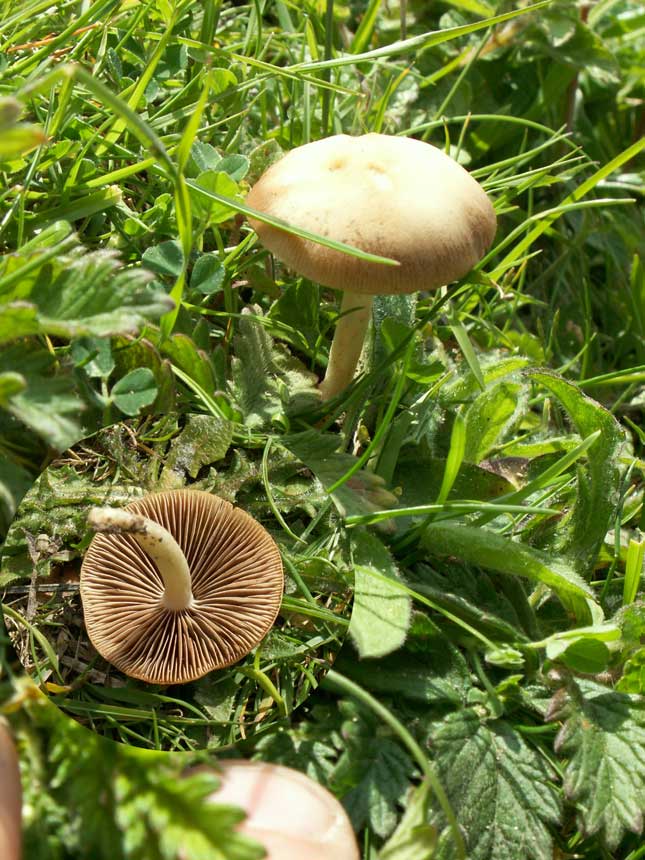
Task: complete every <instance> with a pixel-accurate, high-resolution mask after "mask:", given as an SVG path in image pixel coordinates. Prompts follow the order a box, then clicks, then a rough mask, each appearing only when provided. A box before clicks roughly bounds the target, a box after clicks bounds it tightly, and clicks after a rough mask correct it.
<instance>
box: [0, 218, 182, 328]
mask: <svg viewBox="0 0 645 860" xmlns="http://www.w3.org/2000/svg"><path fill="white" fill-rule="evenodd" d="M148 282H149V276H148V275H147V274H146V273H145V272H144V271H142V270H138V269H126V268H124V267H122V266H121V265H120V264H119V261H118V258H117V256H116V254H115V253H114V252H113V251H111V250H98V251H91V252H86V251H85V249H84V248H83V247H82V246H80V245H79V244H78V241H77V240H76V239H75V238H74V237H73V236H71V235H70V234H69V225H68V224H65V223H64V222H61V223H58V224H55V225H52V227H51V228H48V229H46V230H44V231H43V232H42V233H41V234H39V236H37V237H36V238H35V239H33V240H31V241H30V242H28V243H26V244H25V245H23V246H22V248H21V249H20V251H18V252H16V253H14V254H7V255H6V256H4V257H1V258H0V294H2V297H3V301H5V302H7V303H8V305H5V307H4V308H2V312H3V317H5V318H4V319H3V321H2V322H1V323H0V342H1V341H2V340H5V341H6V340H11V339H13V338H19V337H21V336H23V335H25V334H40V333H42V334H49V335H54V336H57V337H62V338H71V337H76V336H83V335H96V336H105V335H110V334H118V333H120V332H134V331H136V330H137V329H138V328H140V327H141V326H142V325H143V324H144V322H145V321H146V320H148V319H156V318H158V317H160V316H161V315H162V314H163V313H165V312H167V311H168V308H169V307H170V306H171V302H170V299H169V298H168V296H167V295H166V294H165V293H162V292H159V291H155V290H154V289H152V288H151V287H150V286H149V285H148ZM5 312H6V316H5ZM12 327H13V338H12V337H11V331H12Z"/></svg>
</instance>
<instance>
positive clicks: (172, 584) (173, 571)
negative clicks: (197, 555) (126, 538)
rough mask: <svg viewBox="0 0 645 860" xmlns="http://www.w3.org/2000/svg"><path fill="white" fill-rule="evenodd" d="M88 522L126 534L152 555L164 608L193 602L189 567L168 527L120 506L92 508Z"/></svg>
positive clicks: (101, 529) (174, 608)
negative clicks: (162, 587)
mask: <svg viewBox="0 0 645 860" xmlns="http://www.w3.org/2000/svg"><path fill="white" fill-rule="evenodd" d="M87 522H88V525H89V526H90V528H92V529H94V531H97V532H108V533H109V534H129V535H132V537H133V538H134V539H135V540H136V542H137V543H138V544H139V546H140V547H141V549H142V550H143V551H144V552H145V553H146V554H147V555H148V556H149V557H150V558H151V559H152V561H153V562H154V563H155V565H156V567H157V570H158V571H159V573H160V575H161V578H162V580H163V584H164V595H163V599H162V603H163V606H164V608H165V609H170V610H172V611H174V612H180V611H181V610H182V609H189V608H190V607H191V606H193V603H194V598H193V592H192V587H191V580H190V568H189V567H188V562H187V561H186V556H185V555H184V553H183V552H182V550H181V547H180V546H179V544H178V543H177V541H176V540H175V539H174V537H173V536H172V535H171V534H170V532H169V531H167V529H165V528H164V527H163V526H160V525H159V523H156V522H154V520H150V519H148V518H147V517H144V516H142V515H141V514H135V513H131V512H130V511H126V510H123V509H122V508H92V509H91V510H90V512H89V514H88V517H87Z"/></svg>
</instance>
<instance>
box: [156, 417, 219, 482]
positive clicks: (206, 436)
mask: <svg viewBox="0 0 645 860" xmlns="http://www.w3.org/2000/svg"><path fill="white" fill-rule="evenodd" d="M232 440H233V424H232V423H231V422H230V421H226V420H225V419H224V418H216V417H214V416H212V415H189V416H188V419H187V421H186V426H185V427H184V429H183V430H182V431H181V433H180V434H179V436H177V437H175V438H174V439H173V440H172V443H171V445H170V451H169V452H168V454H167V456H166V462H165V465H166V468H168V469H176V470H185V471H186V472H188V474H189V475H190V476H191V478H196V477H197V474H198V472H199V470H200V469H201V468H202V466H205V465H210V464H211V463H216V462H217V461H218V460H221V459H222V458H223V457H225V456H226V453H227V451H228V449H229V447H230V445H231V442H232Z"/></svg>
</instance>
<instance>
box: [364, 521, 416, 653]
mask: <svg viewBox="0 0 645 860" xmlns="http://www.w3.org/2000/svg"><path fill="white" fill-rule="evenodd" d="M351 538H352V554H353V558H354V608H353V611H352V619H351V624H350V626H349V635H350V636H351V637H352V640H353V642H354V645H355V646H356V648H357V650H358V653H359V655H360V656H361V657H383V656H384V655H385V654H389V653H390V652H391V651H395V650H396V649H397V648H400V647H401V645H403V643H404V642H405V636H406V633H407V631H408V627H409V625H410V613H411V601H410V598H409V596H408V595H407V594H406V593H405V592H404V591H402V590H401V589H400V588H397V586H396V584H395V583H396V580H400V578H401V574H400V573H399V571H398V569H397V567H396V565H395V563H394V561H393V559H392V557H391V555H390V553H389V552H388V550H387V548H386V547H385V546H384V545H383V544H382V543H381V541H380V540H379V539H378V538H377V537H375V536H374V535H372V534H370V533H369V532H366V531H364V532H360V531H354V532H353V533H352V536H351ZM388 580H394V581H395V582H394V584H392V585H391V584H390V583H389V582H388Z"/></svg>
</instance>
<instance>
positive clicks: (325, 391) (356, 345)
mask: <svg viewBox="0 0 645 860" xmlns="http://www.w3.org/2000/svg"><path fill="white" fill-rule="evenodd" d="M372 304H373V297H372V296H366V295H362V294H361V293H352V292H349V290H346V291H345V292H344V293H343V300H342V303H341V306H340V314H341V315H340V317H339V319H338V322H337V323H336V331H335V332H334V339H333V340H332V344H331V349H330V350H329V361H328V363H327V372H326V373H325V378H324V379H323V381H322V382H321V383H320V385H319V386H318V389H319V391H320V392H321V394H322V399H323V400H331V398H332V397H335V396H336V395H337V394H340V392H341V391H343V390H344V389H345V388H347V386H348V385H349V384H350V383H351V381H352V379H353V378H354V373H355V372H356V366H357V364H358V360H359V358H360V357H361V352H362V351H363V343H364V342H365V336H366V334H367V329H368V327H369V323H370V317H371V315H372Z"/></svg>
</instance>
